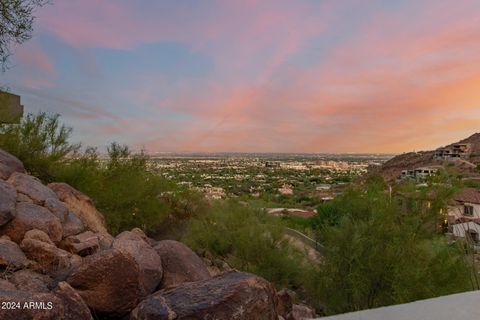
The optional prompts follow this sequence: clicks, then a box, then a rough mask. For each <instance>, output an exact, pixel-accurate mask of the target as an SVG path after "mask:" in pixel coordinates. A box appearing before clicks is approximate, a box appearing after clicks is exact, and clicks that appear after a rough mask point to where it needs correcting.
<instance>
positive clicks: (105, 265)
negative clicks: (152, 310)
mask: <svg viewBox="0 0 480 320" xmlns="http://www.w3.org/2000/svg"><path fill="white" fill-rule="evenodd" d="M67 282H68V283H69V284H70V285H71V286H72V287H73V288H74V289H75V290H76V291H77V292H78V293H79V294H80V296H81V297H82V299H83V300H84V301H85V303H86V304H87V305H88V306H89V308H90V309H92V310H93V311H94V312H95V313H97V314H100V315H101V314H108V315H110V316H122V315H125V314H127V313H128V312H130V311H131V310H132V309H133V308H135V306H136V305H137V304H138V302H139V301H140V273H139V269H138V266H137V263H136V262H135V260H134V259H133V257H132V256H130V255H128V254H126V253H124V252H122V251H119V250H116V249H110V250H105V251H100V252H98V253H96V254H94V255H91V256H88V257H86V258H84V259H83V262H82V264H81V265H80V266H79V267H78V268H77V269H76V270H75V271H74V272H73V273H72V274H71V275H70V277H68V278H67Z"/></svg>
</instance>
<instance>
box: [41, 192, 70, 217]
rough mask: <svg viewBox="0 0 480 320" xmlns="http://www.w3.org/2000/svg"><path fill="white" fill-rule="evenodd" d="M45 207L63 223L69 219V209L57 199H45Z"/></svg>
mask: <svg viewBox="0 0 480 320" xmlns="http://www.w3.org/2000/svg"><path fill="white" fill-rule="evenodd" d="M43 206H44V207H45V208H47V209H48V210H50V212H51V213H53V214H54V215H55V216H56V217H57V218H58V219H60V221H61V222H62V223H63V222H65V220H66V219H67V216H68V209H67V207H66V206H65V204H63V202H61V201H60V200H58V199H57V197H55V198H47V199H45V202H44V204H43Z"/></svg>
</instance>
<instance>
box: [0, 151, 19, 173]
mask: <svg viewBox="0 0 480 320" xmlns="http://www.w3.org/2000/svg"><path fill="white" fill-rule="evenodd" d="M14 172H21V173H25V168H24V167H23V164H22V162H21V161H20V160H18V159H17V158H16V157H15V156H13V155H11V154H10V153H8V152H5V151H4V150H2V149H0V178H1V179H4V180H7V179H8V178H9V177H10V175H11V174H12V173H14Z"/></svg>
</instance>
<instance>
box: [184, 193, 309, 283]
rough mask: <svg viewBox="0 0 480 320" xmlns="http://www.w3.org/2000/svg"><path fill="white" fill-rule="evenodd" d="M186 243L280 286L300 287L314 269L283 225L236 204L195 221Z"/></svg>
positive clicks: (258, 212) (223, 207)
mask: <svg viewBox="0 0 480 320" xmlns="http://www.w3.org/2000/svg"><path fill="white" fill-rule="evenodd" d="M183 241H184V242H185V243H186V244H187V245H189V246H190V247H191V248H193V249H194V250H196V251H197V252H199V253H201V252H204V251H208V252H210V253H211V254H214V255H215V256H219V257H222V258H223V259H225V260H226V261H227V262H228V263H229V264H230V265H231V266H233V267H234V268H237V269H240V270H243V271H247V272H252V273H255V274H257V275H260V276H262V277H264V278H265V279H267V280H269V281H272V282H274V283H275V284H276V285H277V286H278V287H290V288H298V287H301V286H303V287H304V284H305V283H306V282H307V280H306V275H307V274H309V273H308V271H307V270H308V269H309V268H310V266H309V265H308V264H307V263H306V260H305V254H304V252H300V251H299V250H297V249H294V248H293V247H292V246H291V245H290V243H289V241H288V239H287V238H286V237H285V236H284V229H283V226H282V225H281V224H280V223H279V221H278V220H277V219H275V218H274V217H271V216H268V215H267V214H265V213H264V212H263V211H261V210H254V209H251V208H249V207H245V206H241V205H239V204H237V203H235V202H228V203H226V204H217V205H216V206H214V207H213V208H212V209H211V210H210V212H209V213H208V214H206V215H205V216H202V217H200V218H197V219H194V220H193V221H192V223H191V224H190V226H189V229H188V232H187V234H186V235H185V237H184V238H183Z"/></svg>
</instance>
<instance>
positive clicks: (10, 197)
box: [0, 180, 17, 226]
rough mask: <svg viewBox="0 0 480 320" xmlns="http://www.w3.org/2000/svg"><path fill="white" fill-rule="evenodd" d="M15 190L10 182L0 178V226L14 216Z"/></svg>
mask: <svg viewBox="0 0 480 320" xmlns="http://www.w3.org/2000/svg"><path fill="white" fill-rule="evenodd" d="M16 197H17V191H16V190H15V188H14V187H12V186H11V185H10V184H8V183H6V182H5V181H2V180H0V226H3V225H4V224H6V223H7V222H9V221H10V220H12V219H13V217H14V216H15V202H16Z"/></svg>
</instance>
